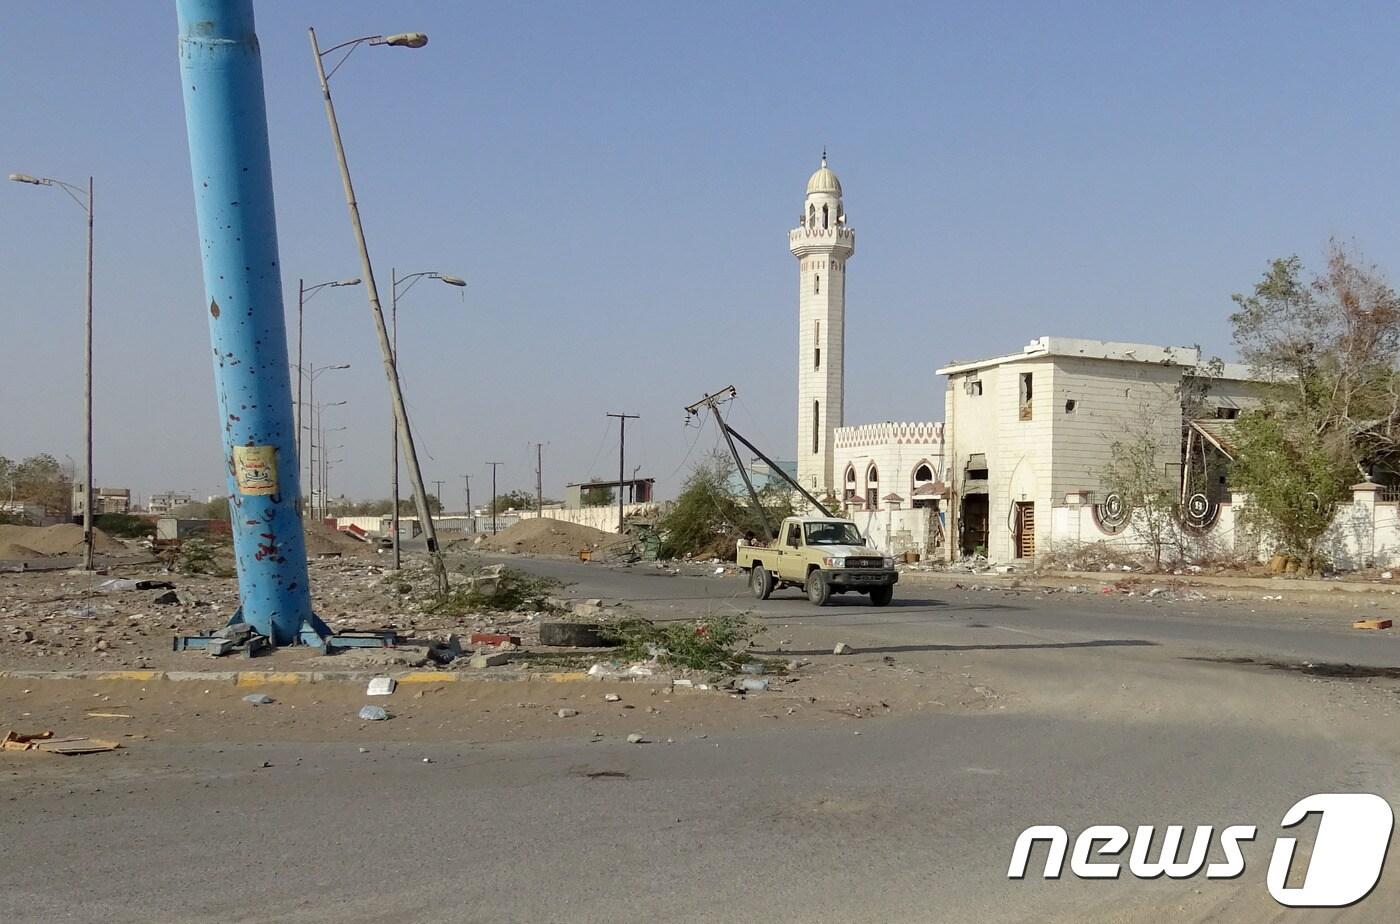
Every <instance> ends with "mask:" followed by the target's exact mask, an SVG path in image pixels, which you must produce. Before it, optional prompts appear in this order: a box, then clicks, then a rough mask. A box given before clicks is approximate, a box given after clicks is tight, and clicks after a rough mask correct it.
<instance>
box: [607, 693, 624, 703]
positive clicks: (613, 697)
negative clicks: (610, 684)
mask: <svg viewBox="0 0 1400 924" xmlns="http://www.w3.org/2000/svg"><path fill="white" fill-rule="evenodd" d="M621 701H622V697H621V696H618V695H617V694H616V693H604V694H603V702H605V703H617V702H621Z"/></svg>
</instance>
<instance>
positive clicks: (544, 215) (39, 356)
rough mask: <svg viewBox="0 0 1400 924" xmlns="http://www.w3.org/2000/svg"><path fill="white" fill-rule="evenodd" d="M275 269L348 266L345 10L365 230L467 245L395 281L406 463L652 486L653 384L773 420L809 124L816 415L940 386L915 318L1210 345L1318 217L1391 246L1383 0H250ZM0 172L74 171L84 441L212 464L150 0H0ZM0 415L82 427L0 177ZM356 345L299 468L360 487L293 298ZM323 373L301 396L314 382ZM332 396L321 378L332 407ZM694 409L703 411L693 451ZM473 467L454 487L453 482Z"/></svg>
mask: <svg viewBox="0 0 1400 924" xmlns="http://www.w3.org/2000/svg"><path fill="white" fill-rule="evenodd" d="M258 14H259V19H258V27H259V28H258V31H259V35H260V38H261V42H262V49H263V66H264V73H265V77H266V83H267V89H268V110H269V118H270V121H271V137H272V146H273V171H274V175H275V178H276V182H277V205H278V214H279V234H280V238H281V256H282V266H283V270H284V273H285V274H286V278H285V279H284V283H285V291H286V292H287V304H288V306H289V308H291V309H293V312H294V308H295V298H296V283H297V277H298V276H299V275H300V276H304V277H306V278H307V280H308V282H320V281H324V280H328V279H333V278H339V277H344V276H348V275H354V274H357V273H358V267H357V265H356V259H355V255H354V250H353V244H352V240H351V237H350V232H349V227H348V222H347V219H346V214H345V206H344V201H343V199H342V197H341V192H340V188H339V180H338V176H337V174H336V170H335V165H334V161H333V159H332V152H331V148H330V143H329V140H328V136H327V131H326V125H325V120H324V117H323V114H322V110H321V106H320V99H319V95H318V91H317V87H316V84H315V77H314V73H313V70H312V65H311V61H310V54H309V51H308V45H307V39H306V26H308V25H313V24H314V25H315V26H316V27H317V29H318V32H319V33H320V35H321V36H322V38H323V40H324V41H325V42H326V43H331V42H333V41H335V40H337V39H340V38H346V37H352V36H355V35H361V34H366V33H374V32H391V31H400V30H406V29H417V30H423V31H426V32H428V33H429V34H430V35H431V43H430V44H429V45H428V46H427V47H426V48H424V49H422V50H421V51H408V50H401V49H390V48H365V49H362V50H361V51H359V52H357V53H356V55H355V57H354V58H352V59H351V60H350V62H349V63H348V64H347V65H346V67H345V68H344V69H343V70H342V71H341V72H340V73H339V74H338V75H337V76H336V77H335V80H334V82H333V84H334V85H333V89H334V91H335V93H336V101H337V104H338V106H339V111H340V116H341V121H342V127H343V130H344V132H345V138H346V144H347V146H348V149H349V155H350V162H351V167H352V169H353V170H354V173H355V177H356V186H357V192H358V193H359V198H360V202H361V205H362V208H363V214H364V218H365V222H366V227H367V230H368V235H369V242H370V246H371V249H372V253H373V255H374V258H375V263H376V269H377V272H378V274H379V275H380V277H381V279H382V280H383V283H382V285H383V288H384V290H385V291H387V288H388V277H389V270H390V267H391V266H397V267H398V268H399V269H400V270H401V271H405V272H414V271H417V270H423V269H435V270H441V271H444V272H448V273H455V274H458V275H461V276H464V277H466V278H467V279H468V280H469V281H470V284H471V285H470V288H469V289H467V290H466V294H465V300H463V298H462V295H461V292H460V290H457V289H451V288H448V287H446V286H442V285H439V284H435V283H429V282H425V283H423V284H421V285H419V286H418V287H416V288H415V289H414V290H413V291H412V292H411V293H410V294H409V296H408V298H407V299H406V300H405V301H404V303H403V305H402V306H401V318H400V324H401V327H400V349H401V353H402V360H401V364H402V367H403V370H404V374H405V377H406V389H407V394H408V396H409V401H410V408H411V412H412V414H413V416H414V420H415V426H416V428H417V430H418V433H419V434H420V435H421V438H422V442H423V448H424V450H425V451H426V453H427V456H426V457H425V466H424V467H425V472H424V475H425V477H426V478H428V479H436V478H441V479H446V480H448V482H449V485H448V487H447V488H445V489H444V494H445V495H446V499H447V500H448V501H449V504H450V505H451V506H460V501H461V484H462V480H461V477H460V476H461V474H462V473H464V472H465V473H471V474H472V476H473V481H472V484H473V491H474V496H476V497H484V496H485V493H486V492H485V484H486V481H487V477H488V476H487V470H486V468H485V467H484V465H483V463H484V462H486V461H488V460H493V459H494V460H499V461H502V462H504V463H505V465H504V466H503V468H502V470H501V487H502V488H503V489H505V488H511V487H525V486H527V485H528V486H530V487H533V473H532V463H533V449H532V446H531V444H532V443H533V441H535V440H542V441H544V442H546V443H547V448H546V450H545V471H546V490H547V491H548V492H549V493H552V494H555V495H556V496H557V495H558V494H559V492H560V491H561V488H562V485H563V483H564V482H565V481H566V480H577V479H579V478H584V477H588V476H590V475H595V474H597V475H611V474H612V473H613V472H615V471H616V464H617V463H616V427H615V424H614V425H613V426H612V427H611V428H609V426H608V424H609V423H612V422H610V421H607V420H606V419H605V418H604V416H603V415H604V413H605V412H606V411H610V410H624V411H629V412H632V413H640V414H641V415H642V420H641V421H640V422H636V423H633V424H632V425H630V426H629V428H628V443H629V447H631V448H632V450H633V451H632V452H631V453H630V456H631V459H632V460H633V461H629V465H628V467H629V468H631V467H632V466H633V465H635V464H640V465H642V466H643V472H644V473H647V474H651V475H653V476H655V477H657V478H658V479H659V480H660V481H661V482H662V485H661V487H662V492H663V493H664V494H667V495H669V494H672V493H674V491H675V489H676V486H677V483H678V482H679V480H680V479H681V477H682V476H683V474H684V468H683V467H681V463H682V460H683V459H684V458H685V457H686V453H687V450H688V449H689V448H690V446H691V441H692V438H693V437H694V435H695V431H693V430H685V429H684V428H683V427H682V420H683V414H682V412H681V408H682V407H683V406H684V405H685V404H687V403H689V402H691V401H693V400H695V399H696V398H697V397H698V396H699V395H700V393H701V392H702V391H704V390H707V389H714V388H718V387H721V386H723V385H727V384H730V383H733V384H735V385H737V386H738V387H739V389H740V392H741V398H742V403H741V404H740V405H739V406H738V407H737V408H736V409H735V412H734V417H733V421H734V423H735V425H736V426H738V427H739V429H740V430H743V431H746V432H748V433H749V434H750V435H751V436H752V437H753V438H754V439H756V440H758V441H760V443H761V444H762V445H765V446H768V447H770V448H771V449H772V451H773V453H774V454H777V455H780V456H782V457H785V458H786V457H791V455H792V452H793V448H792V443H793V440H794V430H795V421H794V415H795V412H796V409H795V406H794V405H795V372H794V369H795V363H796V357H795V342H796V330H795V319H796V311H797V293H796V279H797V272H796V264H795V260H794V259H793V258H792V257H791V256H790V255H789V254H788V252H787V237H786V233H787V230H788V228H789V227H791V226H792V225H793V224H794V223H795V221H796V217H797V214H798V210H799V208H800V206H801V201H802V194H803V184H804V182H805V180H806V178H807V175H808V174H809V173H810V172H811V171H812V170H813V169H814V168H815V167H816V165H817V160H818V158H819V156H820V152H821V149H822V146H823V145H826V146H827V147H828V148H829V149H830V153H831V163H832V167H833V168H834V169H835V170H836V171H837V172H838V174H839V175H840V177H841V180H842V183H843V184H844V186H845V191H846V207H847V210H848V214H849V215H850V221H851V225H852V226H853V227H854V228H855V229H856V232H857V240H858V251H857V254H856V256H855V258H854V259H853V261H852V264H851V267H850V273H849V280H848V290H847V304H848V309H847V311H848V317H847V340H848V343H847V355H846V368H847V399H846V420H847V423H860V422H870V421H876V420H885V419H941V417H942V412H943V383H942V381H941V380H939V379H938V378H937V377H936V376H935V375H934V374H933V370H934V369H935V368H936V367H937V366H938V365H939V364H941V363H943V362H945V361H947V360H949V359H952V358H971V357H976V356H980V355H986V354H996V353H1001V352H1005V351H1008V350H1014V349H1018V348H1019V347H1020V346H1021V345H1022V344H1023V343H1024V342H1025V341H1026V340H1028V339H1030V338H1031V337H1034V336H1038V335H1040V334H1045V333H1050V334H1059V335H1065V336H1080V337H1101V338H1106V339H1120V340H1138V341H1145V342H1156V343H1186V344H1189V343H1197V342H1198V343H1200V344H1201V345H1202V346H1203V347H1204V348H1205V349H1206V350H1207V351H1208V352H1210V353H1219V354H1221V355H1226V356H1228V355H1230V352H1231V351H1230V342H1229V330H1228V324H1227V320H1226V318H1227V315H1228V313H1229V310H1230V308H1231V304H1230V301H1229V296H1230V294H1231V293H1232V292H1235V291H1239V290H1242V289H1246V288H1248V287H1249V286H1250V285H1251V284H1252V283H1253V282H1254V281H1255V279H1256V278H1258V276H1259V274H1260V273H1261V272H1262V270H1263V268H1264V264H1265V261H1266V260H1267V259H1269V258H1270V257H1273V256H1276V255H1281V254H1286V253H1292V252H1297V253H1299V254H1300V255H1302V256H1303V257H1304V259H1305V260H1306V261H1308V262H1309V263H1311V264H1312V265H1314V266H1315V265H1317V264H1318V263H1319V262H1320V256H1321V253H1322V251H1323V249H1324V248H1325V246H1326V243H1327V240H1328V238H1329V237H1332V236H1338V237H1342V238H1345V239H1348V240H1355V241H1356V242H1357V243H1358V244H1359V246H1360V247H1361V249H1362V251H1363V252H1364V254H1365V255H1366V256H1368V257H1369V258H1370V259H1372V260H1374V261H1376V262H1379V263H1381V264H1382V265H1383V266H1384V265H1390V266H1392V267H1393V266H1394V265H1395V264H1396V260H1397V250H1400V237H1398V236H1397V231H1396V226H1395V221H1394V218H1393V215H1394V212H1395V203H1396V201H1397V191H1398V190H1397V186H1400V179H1397V171H1396V169H1395V166H1394V162H1395V151H1396V150H1398V149H1400V143H1397V142H1398V141H1400V139H1397V137H1396V136H1397V125H1400V119H1397V116H1398V115H1400V113H1398V112H1397V109H1400V91H1398V90H1397V86H1398V85H1400V79H1397V77H1396V75H1395V67H1394V62H1395V61H1396V60H1397V58H1400V21H1397V19H1396V16H1395V8H1394V6H1393V4H1379V3H1375V4H1365V3H1355V4H1323V3H1316V4H1290V5H1284V4H1256V5H1249V4H1244V5H1226V4H1220V3H1199V4H1169V5H1163V4H1146V3H1129V4H1124V3H1103V4H1074V3H1065V4H1055V5H1046V4H1036V3H1023V4H951V3H941V4H929V3H909V4H881V5H878V6H873V7H869V8H861V7H859V6H853V5H851V4H825V3H817V2H810V0H809V2H802V3H795V2H794V3H778V2H775V3H764V4H753V3H738V2H735V3H716V4H704V5H696V4H687V5H683V4H650V3H572V4H564V3H520V4H470V5H468V4H456V3H453V4H448V3H426V2H418V3H414V2H401V3H395V4H385V3H368V2H306V3H270V2H262V3H260V4H259V6H258ZM6 23H7V25H6V28H5V29H4V30H3V33H0V86H3V87H4V88H5V92H4V93H3V94H0V124H3V126H4V130H3V132H0V173H8V172H10V171H22V172H27V173H35V174H44V175H50V176H56V177H60V178H64V179H69V180H74V181H79V180H81V179H83V178H85V177H86V176H87V175H88V174H89V173H92V174H95V175H96V177H97V184H98V186H97V208H98V211H97V220H98V245H97V287H98V288H97V292H98V295H97V312H98V347H97V374H98V380H99V388H98V393H97V415H98V424H97V453H98V465H97V467H96V472H97V478H98V480H99V481H100V482H102V483H104V484H118V485H129V486H130V487H132V488H133V489H134V490H136V491H139V492H141V493H142V494H149V493H150V492H151V491H153V490H158V489H163V488H188V489H195V490H197V491H198V492H200V493H201V494H209V493H222V490H223V482H222V475H221V468H220V451H219V443H218V428H217V424H218V420H217V414H216V409H215V402H214V396H213V384H212V371H211V368H210V365H209V361H208V358H207V347H208V332H207V326H206V325H207V314H206V312H205V311H204V309H203V307H202V295H203V292H202V287H201V282H200V267H199V258H198V251H197V248H196V234H195V226H194V208H193V196H192V194H191V189H190V180H189V160H188V153H187V150H186V146H185V129H184V117H183V110H182V103H181V99H180V90H179V83H178V79H177V74H178V70H177V60H176V41H175V39H176V24H175V13H174V4H173V3H172V2H141V3H99V2H95V0H90V2H73V3H52V2H21V0H10V2H9V3H7V4H6ZM0 216H3V220H0V317H3V318H4V328H3V330H4V333H3V334H0V342H3V345H4V346H3V368H4V373H3V376H0V454H3V455H8V456H11V457H14V456H22V455H27V454H30V453H34V452H40V451H49V452H53V453H54V454H56V455H59V456H62V455H63V454H65V453H67V454H71V455H73V456H74V457H77V456H78V455H79V452H80V448H81V427H80V423H81V417H80V410H81V403H80V402H81V379H80V370H81V366H80V348H81V326H80V318H81V313H80V312H81V295H82V287H81V286H82V283H81V266H82V264H81V260H82V223H81V214H80V213H79V211H78V209H77V208H76V207H74V206H73V204H72V203H70V202H69V201H68V200H67V199H66V198H64V197H63V196H62V195H61V194H60V193H58V192H57V191H54V190H45V189H36V188H32V187H25V186H19V185H16V184H3V186H2V187H0ZM308 330H309V332H310V333H309V341H310V346H309V347H308V349H307V359H308V360H309V361H312V362H316V363H318V364H325V363H333V362H349V363H352V364H353V366H354V369H353V370H352V372H350V373H335V372H332V373H329V374H327V375H326V376H325V377H324V378H322V379H321V385H322V386H323V387H322V388H321V389H320V391H319V392H318V396H323V397H325V398H326V399H328V400H340V399H347V400H349V401H350V405H349V406H348V407H347V408H345V409H343V410H345V411H347V412H348V413H342V414H340V415H338V416H337V417H336V418H335V422H336V423H337V424H345V425H348V428H349V429H348V430H346V431H345V432H344V433H343V434H340V437H342V440H341V441H342V442H344V444H345V446H346V448H345V449H344V450H342V451H341V452H340V454H341V455H343V456H344V457H345V459H346V461H345V463H344V464H342V465H340V466H338V467H337V471H336V474H335V475H334V476H333V487H336V488H343V489H345V490H347V491H349V492H350V493H352V494H353V495H356V496H360V497H367V496H385V495H386V494H387V487H388V486H387V470H388V460H389V452H390V442H389V440H390V424H389V412H388V403H387V398H386V390H385V385H384V380H383V375H382V372H381V369H380V365H379V361H378V354H377V347H376V344H375V340H374V336H373V329H372V327H371V322H370V317H369V312H368V308H367V306H366V302H365V298H364V289H363V288H359V289H340V290H328V291H325V292H322V293H321V294H320V295H319V296H318V297H317V298H316V300H315V301H313V302H312V303H311V310H310V314H309V318H308ZM330 413H334V412H330ZM329 420H330V414H329V413H328V421H329ZM712 443H713V431H712V430H711V431H708V432H706V433H705V434H704V436H703V437H702V438H701V441H700V444H699V448H697V450H696V452H697V453H698V452H699V451H700V449H701V448H706V447H708V446H709V445H712ZM476 492H480V493H476Z"/></svg>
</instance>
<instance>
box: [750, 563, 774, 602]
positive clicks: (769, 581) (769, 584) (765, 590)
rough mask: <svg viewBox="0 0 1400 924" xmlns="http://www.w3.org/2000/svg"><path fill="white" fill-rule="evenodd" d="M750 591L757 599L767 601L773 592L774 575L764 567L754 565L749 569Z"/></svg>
mask: <svg viewBox="0 0 1400 924" xmlns="http://www.w3.org/2000/svg"><path fill="white" fill-rule="evenodd" d="M749 589H750V590H752V591H753V595H754V597H756V598H757V599H759V600H767V599H768V595H769V594H771V593H772V592H773V575H771V574H769V573H768V569H767V568H765V567H763V566H762V565H754V566H753V567H752V568H751V569H749Z"/></svg>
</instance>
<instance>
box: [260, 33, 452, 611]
mask: <svg viewBox="0 0 1400 924" xmlns="http://www.w3.org/2000/svg"><path fill="white" fill-rule="evenodd" d="M307 32H308V33H309V36H310V39H311V56H312V57H313V58H314V59H315V64H316V76H317V78H319V80H320V82H321V96H322V99H323V100H324V101H325V104H326V122H327V123H328V124H329V125H330V132H331V143H332V145H333V146H334V147H335V156H336V161H337V163H338V164H339V166H340V182H341V185H342V186H344V187H345V205H346V207H347V208H348V209H349V211H350V227H351V230H352V231H354V234H355V244H356V246H357V248H358V249H359V251H360V267H361V274H360V275H361V277H362V278H363V279H364V281H365V294H366V295H368V296H369V307H370V311H371V313H372V314H373V316H374V332H375V334H376V335H377V336H378V338H379V353H380V356H381V357H382V358H383V360H384V375H385V378H387V379H388V382H389V402H390V404H391V405H392V406H393V409H394V424H395V426H396V428H397V430H398V435H399V447H400V448H401V449H402V450H403V456H404V461H405V462H406V463H407V464H408V479H409V483H410V484H411V485H412V487H413V501H414V506H416V507H417V508H418V519H419V520H420V522H422V524H423V537H424V538H425V539H426V540H427V544H428V554H429V555H430V556H431V557H432V562H433V572H434V574H435V575H436V577H437V585H438V589H439V590H443V591H445V590H447V565H446V563H444V562H443V560H442V550H441V549H440V548H438V542H437V529H436V527H434V526H433V513H432V511H431V510H429V509H428V489H427V487H426V486H425V485H424V484H423V469H422V468H421V467H420V466H419V465H418V448H417V446H415V445H414V442H413V431H412V429H411V428H410V426H409V422H408V407H407V405H406V404H405V403H404V399H403V386H402V384H401V383H400V381H399V365H398V357H397V356H395V355H394V350H393V347H392V346H391V344H390V342H389V326H388V325H387V324H385V322H384V306H383V305H382V304H381V303H380V301H379V286H378V285H376V284H375V281H374V266H373V265H372V264H371V263H370V259H369V245H368V244H367V243H365V229H364V225H363V224H361V222H360V206H359V204H358V203H357V202H356V201H355V187H354V184H353V183H352V182H351V180H350V163H349V161H347V160H346V159H345V145H344V144H343V143H342V141H341V138H340V125H339V123H338V122H337V121H336V118H335V103H334V102H333V101H332V100H331V87H330V78H329V77H328V76H327V75H326V66H325V61H324V59H323V55H324V52H322V51H321V46H320V45H319V44H317V42H316V30H315V29H308V30H307ZM388 38H389V39H396V38H398V36H389V37H388ZM416 38H417V39H419V40H421V41H420V44H419V45H409V46H408V47H420V45H421V44H423V43H426V42H427V37H426V36H416ZM359 41H360V40H359V39H356V40H355V41H354V42H353V43H350V44H352V47H353V45H354V44H358V43H359ZM380 43H382V44H390V43H391V42H389V41H388V40H385V39H382V38H381V39H380ZM404 44H408V43H406V42H405V43H404ZM337 47H339V46H337ZM331 50H334V49H327V51H331ZM284 349H285V348H284ZM395 458H397V456H396V457H395ZM394 539H395V542H396V543H397V540H398V537H397V536H395V537H394Z"/></svg>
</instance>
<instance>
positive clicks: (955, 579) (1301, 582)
mask: <svg viewBox="0 0 1400 924" xmlns="http://www.w3.org/2000/svg"><path fill="white" fill-rule="evenodd" d="M899 579H900V581H901V582H904V581H908V582H909V583H911V584H925V585H929V586H935V587H945V588H951V587H952V585H954V584H986V585H996V586H1001V585H1004V586H1006V587H1008V588H1011V587H1012V585H1016V586H1019V587H1020V588H1034V587H1056V588H1063V587H1066V586H1069V585H1072V584H1078V585H1080V586H1087V585H1097V586H1103V585H1111V584H1115V583H1117V582H1118V581H1122V580H1130V581H1136V582H1139V583H1142V584H1144V585H1149V586H1162V587H1171V588H1177V589H1190V590H1216V591H1229V590H1233V591H1244V592H1253V591H1270V592H1272V593H1281V592H1288V593H1296V594H1332V595H1333V596H1338V595H1345V594H1379V595H1381V596H1387V597H1388V596H1395V595H1396V594H1397V593H1400V581H1396V582H1395V583H1393V584H1382V583H1360V582H1356V581H1328V580H1305V579H1299V578H1265V577H1232V576H1229V575H1201V574H1153V573H1150V572H1143V571H1123V572H1117V571H1041V572H1034V571H1013V572H1011V573H1010V574H995V573H993V574H982V573H975V572H970V571H968V572H964V571H901V572H900V574H899Z"/></svg>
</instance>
